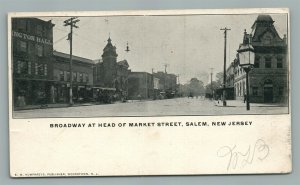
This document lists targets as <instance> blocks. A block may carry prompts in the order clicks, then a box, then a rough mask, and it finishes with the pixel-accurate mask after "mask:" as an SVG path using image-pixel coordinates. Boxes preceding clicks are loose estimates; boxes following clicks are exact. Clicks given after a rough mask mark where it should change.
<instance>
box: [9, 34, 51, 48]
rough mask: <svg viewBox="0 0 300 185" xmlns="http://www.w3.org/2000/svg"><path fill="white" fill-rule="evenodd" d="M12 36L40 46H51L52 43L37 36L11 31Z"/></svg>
mask: <svg viewBox="0 0 300 185" xmlns="http://www.w3.org/2000/svg"><path fill="white" fill-rule="evenodd" d="M12 36H13V37H17V38H21V39H25V40H29V41H33V42H37V43H40V44H46V45H53V43H52V41H51V40H50V39H46V38H41V37H38V36H34V35H29V34H26V33H21V32H17V31H12Z"/></svg>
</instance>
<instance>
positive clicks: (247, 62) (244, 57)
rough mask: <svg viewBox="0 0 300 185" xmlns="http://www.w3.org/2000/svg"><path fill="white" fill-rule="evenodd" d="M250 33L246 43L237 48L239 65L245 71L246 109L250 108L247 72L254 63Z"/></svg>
mask: <svg viewBox="0 0 300 185" xmlns="http://www.w3.org/2000/svg"><path fill="white" fill-rule="evenodd" d="M250 40H251V35H250V38H249V39H248V42H247V43H243V44H241V45H240V48H239V49H238V50H237V52H238V56H239V65H240V67H242V68H243V69H244V70H245V72H246V91H247V94H246V101H247V110H250V96H249V72H250V70H251V68H252V67H253V65H254V57H255V54H254V48H253V47H252V45H251V43H250Z"/></svg>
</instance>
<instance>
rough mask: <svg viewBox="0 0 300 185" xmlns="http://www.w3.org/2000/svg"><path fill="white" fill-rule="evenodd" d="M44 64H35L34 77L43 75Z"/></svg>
mask: <svg viewBox="0 0 300 185" xmlns="http://www.w3.org/2000/svg"><path fill="white" fill-rule="evenodd" d="M44 70H45V68H44V64H39V63H35V74H36V75H45V73H44Z"/></svg>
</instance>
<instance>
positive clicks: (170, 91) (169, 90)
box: [153, 71, 177, 98]
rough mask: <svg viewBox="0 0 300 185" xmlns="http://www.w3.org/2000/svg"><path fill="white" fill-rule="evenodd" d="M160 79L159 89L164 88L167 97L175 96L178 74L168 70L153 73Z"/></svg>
mask: <svg viewBox="0 0 300 185" xmlns="http://www.w3.org/2000/svg"><path fill="white" fill-rule="evenodd" d="M153 76H154V77H155V78H158V79H159V89H162V90H163V92H164V93H165V96H166V97H167V98H171V97H174V96H175V94H176V93H177V76H176V75H175V74H168V73H166V72H162V71H158V72H156V73H153Z"/></svg>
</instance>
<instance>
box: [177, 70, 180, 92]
mask: <svg viewBox="0 0 300 185" xmlns="http://www.w3.org/2000/svg"><path fill="white" fill-rule="evenodd" d="M179 76H180V75H179V74H177V78H178V81H177V83H178V94H179V96H181V89H180V80H179Z"/></svg>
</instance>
